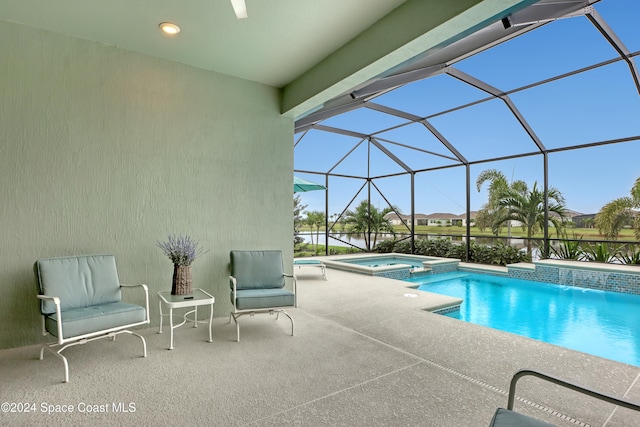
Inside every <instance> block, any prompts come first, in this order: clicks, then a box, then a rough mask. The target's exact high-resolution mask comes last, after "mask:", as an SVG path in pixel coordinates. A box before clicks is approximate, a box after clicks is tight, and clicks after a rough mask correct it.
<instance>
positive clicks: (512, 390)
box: [507, 369, 640, 412]
mask: <svg viewBox="0 0 640 427" xmlns="http://www.w3.org/2000/svg"><path fill="white" fill-rule="evenodd" d="M525 376H534V377H537V378H540V379H543V380H545V381H549V382H552V383H554V384H557V385H559V386H562V387H565V388H568V389H571V390H573V391H577V392H578V393H582V394H585V395H587V396H590V397H593V398H596V399H599V400H603V401H605V402H608V403H611V404H614V405H617V406H622V407H624V408H627V409H631V410H634V411H639V412H640V404H637V403H634V402H631V401H629V400H626V399H620V398H617V397H613V396H610V395H608V394H605V393H601V392H598V391H595V390H592V389H590V388H587V387H584V386H581V385H578V384H575V383H573V382H571V381H567V380H563V379H560V378H557V377H554V376H552V375H549V374H545V373H542V372H538V371H534V370H531V369H523V370H520V371H518V372H516V373H515V374H514V375H513V378H512V379H511V383H510V384H509V400H508V402H507V409H508V410H510V411H512V410H513V404H514V400H515V395H516V383H517V382H518V380H519V379H520V378H522V377H525Z"/></svg>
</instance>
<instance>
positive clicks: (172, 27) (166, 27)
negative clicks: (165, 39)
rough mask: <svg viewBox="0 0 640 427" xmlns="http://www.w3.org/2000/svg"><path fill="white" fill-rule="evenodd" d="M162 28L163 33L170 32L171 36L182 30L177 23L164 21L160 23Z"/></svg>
mask: <svg viewBox="0 0 640 427" xmlns="http://www.w3.org/2000/svg"><path fill="white" fill-rule="evenodd" d="M160 29H161V30H162V32H163V33H165V34H168V35H170V36H173V35H175V34H178V33H179V32H180V27H178V26H177V25H176V24H172V23H171V22H162V23H161V24H160Z"/></svg>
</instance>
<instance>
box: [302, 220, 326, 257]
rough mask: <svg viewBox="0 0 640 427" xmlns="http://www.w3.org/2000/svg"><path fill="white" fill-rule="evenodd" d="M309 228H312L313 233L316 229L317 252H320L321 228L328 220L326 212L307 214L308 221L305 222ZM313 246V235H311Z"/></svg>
mask: <svg viewBox="0 0 640 427" xmlns="http://www.w3.org/2000/svg"><path fill="white" fill-rule="evenodd" d="M305 222H306V223H307V225H308V226H309V227H311V231H312V233H313V228H314V227H315V229H316V245H315V252H316V253H317V252H318V242H319V236H320V227H322V226H324V225H325V222H326V218H325V215H324V212H322V211H312V212H307V219H306V221H305ZM311 244H312V245H313V234H311Z"/></svg>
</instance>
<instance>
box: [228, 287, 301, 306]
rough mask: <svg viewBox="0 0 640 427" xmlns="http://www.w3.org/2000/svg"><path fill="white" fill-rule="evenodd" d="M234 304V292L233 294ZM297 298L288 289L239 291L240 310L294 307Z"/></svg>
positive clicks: (237, 300)
mask: <svg viewBox="0 0 640 427" xmlns="http://www.w3.org/2000/svg"><path fill="white" fill-rule="evenodd" d="M231 303H233V292H232V293H231ZM294 304H295V296H294V294H293V293H292V292H289V291H287V290H286V289H280V288H276V289H245V290H239V291H238V298H237V299H236V308H237V309H238V310H259V309H265V308H278V307H293V306H294Z"/></svg>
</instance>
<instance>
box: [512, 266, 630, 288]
mask: <svg viewBox="0 0 640 427" xmlns="http://www.w3.org/2000/svg"><path fill="white" fill-rule="evenodd" d="M534 264H535V268H533V269H525V268H517V265H514V266H513V267H514V268H509V277H514V278H518V279H524V280H535V281H538V282H547V283H555V284H558V285H566V286H577V287H580V288H588V289H597V290H601V291H612V292H624V293H628V294H636V295H640V267H636V266H626V265H611V264H600V265H598V264H597V263H593V262H589V263H587V262H578V261H553V260H544V261H539V262H536V263H534Z"/></svg>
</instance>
